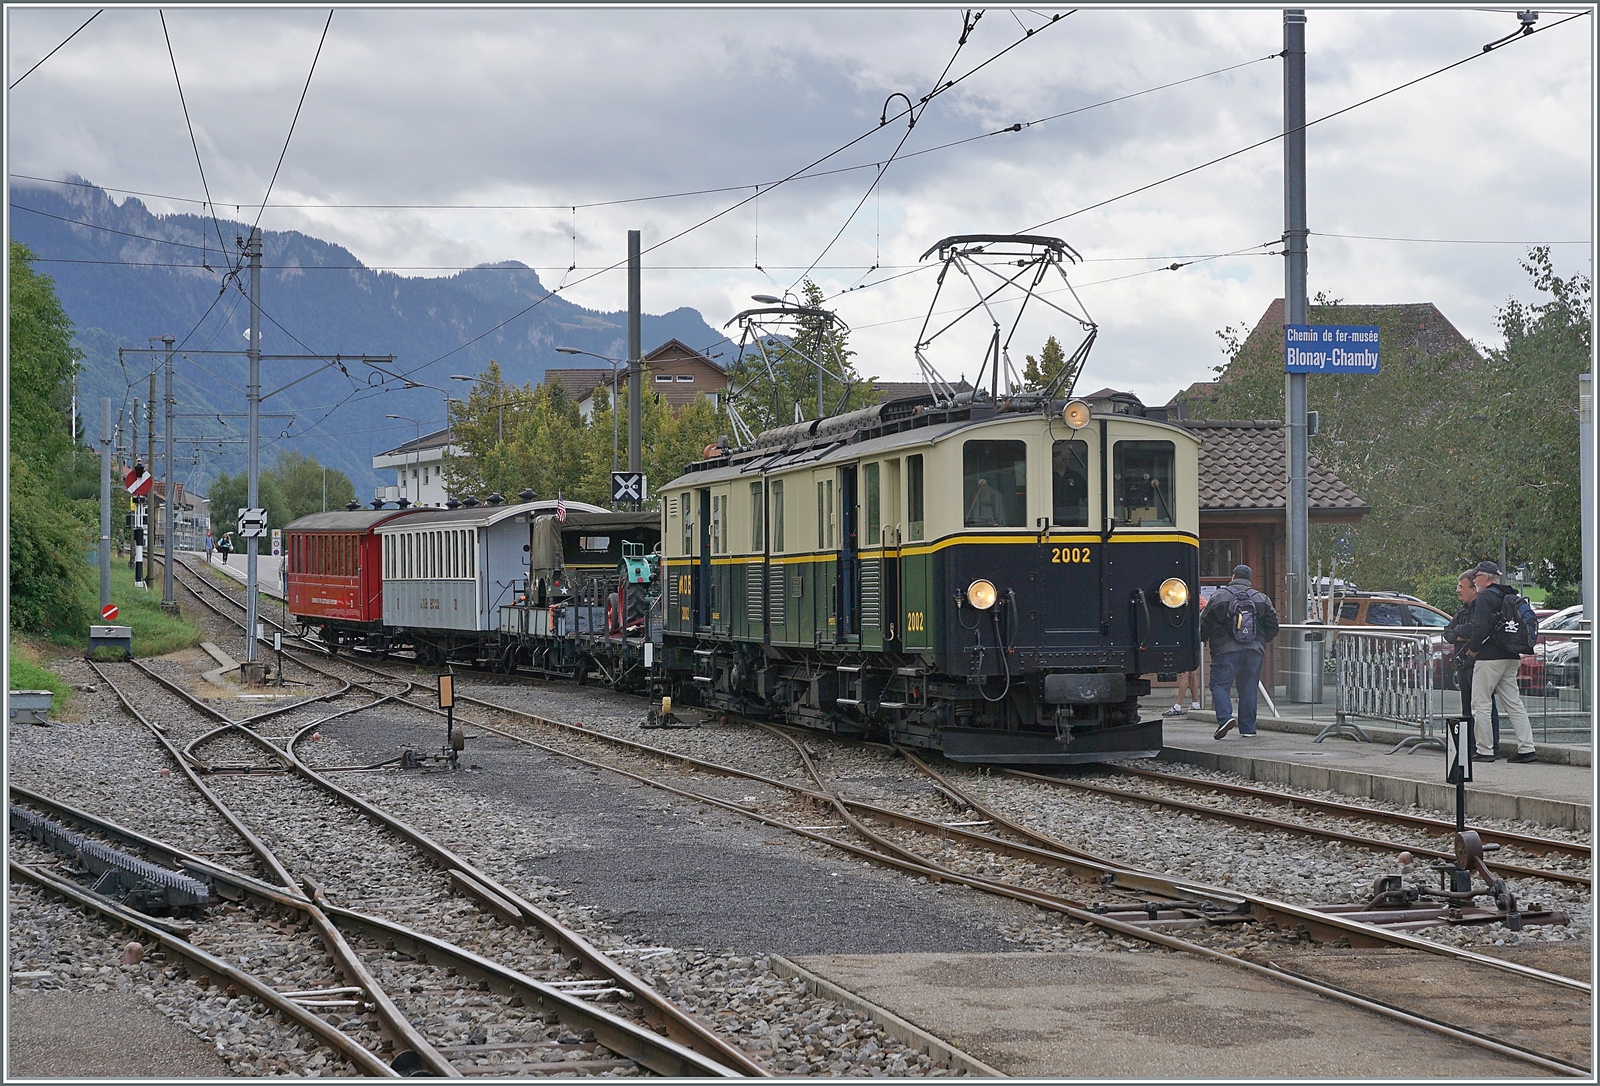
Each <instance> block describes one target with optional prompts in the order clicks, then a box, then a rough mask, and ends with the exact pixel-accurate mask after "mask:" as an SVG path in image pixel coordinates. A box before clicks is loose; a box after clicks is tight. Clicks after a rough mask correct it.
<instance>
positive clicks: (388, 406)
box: [11, 178, 728, 493]
mask: <svg viewBox="0 0 1600 1086" xmlns="http://www.w3.org/2000/svg"><path fill="white" fill-rule="evenodd" d="M69 180H79V179H77V178H69ZM11 205H12V206H11V237H12V239H13V240H15V241H20V242H22V243H24V244H26V245H27V246H28V247H29V248H30V249H32V250H33V252H34V254H35V255H36V256H38V257H40V258H41V260H40V262H39V263H38V264H37V265H35V269H36V270H37V271H39V272H40V273H42V274H44V275H48V276H50V277H51V278H53V279H54V280H55V283H56V291H57V294H58V295H59V296H60V298H61V303H62V306H63V307H64V308H65V309H66V312H67V315H68V316H69V317H71V318H72V321H73V323H74V325H75V326H76V329H77V343H78V346H79V347H80V348H81V349H82V350H83V351H84V353H85V356H86V357H85V359H84V367H85V371H84V374H83V376H82V378H81V379H80V383H79V390H78V394H79V414H80V417H81V418H83V419H84V420H85V421H84V425H85V427H86V429H88V430H89V431H90V432H91V433H92V432H96V431H98V429H99V398H100V397H101V396H110V397H111V398H112V410H113V414H114V415H115V414H116V412H117V411H118V410H120V409H122V408H123V407H124V405H131V404H132V401H133V399H135V398H137V399H138V400H140V401H141V409H140V413H141V416H142V415H143V413H144V407H143V401H145V400H146V398H147V396H148V383H147V381H146V379H145V375H146V374H147V373H148V372H149V358H150V356H147V355H135V356H127V357H125V358H124V359H123V360H122V361H121V362H119V360H118V357H117V351H118V348H119V347H122V348H130V347H131V348H145V347H148V346H159V341H157V342H156V343H151V342H150V341H149V340H150V337H159V336H162V335H167V334H170V335H173V336H175V337H177V338H178V339H179V340H180V341H182V340H183V339H184V337H185V336H186V335H189V336H190V338H189V339H188V341H187V343H186V344H185V346H186V349H187V350H188V351H189V352H192V353H190V354H189V355H188V357H187V358H186V359H184V360H182V361H179V362H178V363H177V365H176V367H175V372H176V374H177V376H178V381H177V388H176V390H175V399H177V400H178V401H179V406H178V407H177V411H178V412H180V413H183V414H185V415H188V416H194V415H205V416H206V417H204V418H193V417H189V418H182V419H180V420H179V422H178V425H177V427H176V432H177V433H178V434H179V435H180V437H185V438H187V437H190V436H193V437H194V438H195V439H197V440H199V439H206V440H207V441H208V444H203V445H201V446H200V453H201V463H200V465H199V467H198V469H196V468H195V466H194V465H192V464H189V465H185V464H184V463H183V459H184V457H185V456H186V455H187V453H188V452H189V451H191V450H193V449H194V448H195V446H193V445H190V444H184V445H182V446H180V448H179V449H178V455H177V457H176V458H175V459H177V460H178V461H179V467H180V469H182V470H180V471H179V472H178V474H179V477H180V478H181V479H189V478H190V477H191V476H193V477H194V479H195V481H196V485H197V486H198V487H200V488H202V489H203V487H204V485H205V484H206V483H208V482H209V481H210V480H212V479H215V478H216V475H217V473H218V472H219V471H227V472H235V471H238V470H240V468H241V467H242V466H243V465H244V463H245V448H244V445H243V444H242V442H241V443H239V444H234V443H233V442H235V441H238V440H239V439H242V438H243V436H244V433H245V426H244V423H243V420H242V418H240V419H226V420H225V419H224V418H223V417H222V416H226V415H229V414H238V415H242V414H243V413H244V410H245V392H244V387H245V384H246V383H247V371H248V366H247V363H246V360H245V358H244V357H243V355H237V356H233V355H204V354H200V353H198V352H202V351H206V350H213V351H220V350H242V349H243V348H244V345H245V340H246V331H247V329H248V327H249V323H250V321H249V314H250V308H249V304H248V302H247V301H246V300H245V297H244V295H243V293H242V292H241V291H240V290H239V289H236V288H235V286H234V285H233V284H232V283H231V282H225V279H224V277H225V275H226V273H227V272H228V271H229V270H230V269H231V267H232V265H233V262H234V261H236V260H237V259H239V257H238V250H237V248H236V244H235V239H236V238H242V237H244V236H245V235H247V234H248V232H249V224H248V223H243V222H238V221H235V220H231V219H221V218H219V220H218V221H217V222H216V223H213V221H212V220H211V218H209V217H208V216H202V215H189V214H175V215H157V214H154V213H152V212H151V211H150V210H149V208H147V207H146V206H145V204H144V203H143V202H142V201H140V200H139V199H138V198H136V197H129V198H128V199H126V200H125V201H123V202H122V203H121V204H118V203H116V202H115V201H114V200H113V199H112V198H111V197H110V196H109V195H108V194H107V193H106V192H105V190H103V189H100V188H97V187H92V186H78V185H74V186H59V185H35V184H32V183H27V184H23V183H14V184H13V186H12V189H11ZM80 224H89V225H80ZM219 228H220V231H221V234H222V241H223V244H224V246H225V250H224V249H220V248H219V244H218V237H217V233H218V229H219ZM262 265H263V269H262V273H261V310H262V314H263V320H262V344H261V345H262V351H263V353H265V354H306V353H319V354H345V355H360V354H368V355H385V354H392V355H395V356H396V360H395V362H394V364H393V367H392V368H391V367H384V368H385V369H390V372H391V373H393V374H408V373H410V375H411V379H412V380H414V381H416V382H419V383H425V384H427V385H432V386H436V387H437V389H439V390H444V389H448V390H449V394H450V395H453V396H464V395H465V394H466V393H467V390H468V386H467V385H466V384H464V383H452V382H451V380H450V375H451V374H455V373H463V374H476V373H478V372H480V371H482V370H483V369H484V368H485V367H487V365H488V364H489V361H490V360H491V359H494V360H497V361H498V362H499V363H500V367H501V371H502V373H503V374H504V376H505V378H506V379H507V380H508V381H512V382H515V383H517V384H521V383H523V382H528V381H531V382H535V383H536V382H537V381H538V380H539V379H540V378H541V377H542V376H543V374H544V371H545V369H546V368H547V367H550V366H558V367H559V366H560V365H562V364H570V362H571V360H570V359H568V358H567V357H566V356H563V355H560V354H558V353H557V352H556V350H555V348H556V347H558V346H571V347H576V348H578V349H580V350H584V351H592V352H594V353H595V354H598V355H606V356H609V357H612V358H621V357H623V356H624V355H626V353H627V313H626V311H625V310H619V311H615V312H600V311H597V310H591V309H585V308H583V307H581V306H577V305H574V304H572V303H571V302H569V301H567V300H566V299H564V298H562V297H560V296H559V295H556V296H553V297H549V298H545V296H546V294H547V290H546V288H545V286H544V284H543V283H542V282H541V281H540V279H539V276H538V274H537V273H536V272H535V271H533V269H531V268H529V267H527V265H525V264H522V263H521V262H519V261H515V260H505V261H500V262H497V263H493V264H484V265H480V266H478V267H476V268H474V269H472V270H470V271H463V272H458V273H456V274H454V275H451V276H447V277H443V278H409V277H406V276H401V275H396V274H394V273H392V272H383V271H373V270H372V269H369V268H366V267H365V266H363V265H362V264H361V262H360V261H359V260H357V259H356V257H355V256H354V255H353V254H352V253H350V252H349V250H347V249H345V248H343V247H342V246H339V245H335V244H333V243H331V242H326V241H322V240H321V239H318V238H314V237H311V236H309V235H307V234H303V233H300V232H298V231H276V230H263V231H262ZM618 282H619V284H620V282H621V277H620V276H619V277H618ZM238 286H240V287H247V286H248V271H246V270H241V271H240V272H239V276H238ZM540 299H545V300H543V301H540ZM535 303H538V304H537V305H536V306H535V308H533V309H531V310H530V311H529V312H526V313H522V314H521V315H520V316H514V315H515V314H518V313H519V311H521V310H524V309H527V308H528V307H529V306H534V305H535ZM208 310H209V313H208ZM508 318H511V319H509V320H508ZM502 322H506V323H505V326H504V327H500V328H496V327H495V326H496V325H499V324H501V323H502ZM489 329H495V330H494V331H492V332H489ZM191 330H193V334H192V335H190V333H191ZM485 332H488V334H487V335H484V333H485ZM480 335H483V336H484V338H482V339H481V340H478V342H476V343H472V344H470V345H467V346H463V344H465V343H466V342H467V341H468V340H471V339H473V338H474V337H477V336H480ZM642 338H643V344H644V349H645V350H646V351H649V350H650V349H651V348H653V347H655V346H657V345H658V344H660V343H663V342H665V341H666V340H668V339H671V338H676V339H679V340H681V341H682V342H684V343H687V344H689V345H690V346H692V347H695V348H696V349H701V348H708V347H710V348H711V351H712V353H716V351H719V350H721V351H726V350H727V349H728V348H727V346H726V345H725V344H724V345H722V346H720V347H713V346H712V345H713V344H716V343H717V342H718V341H719V340H721V338H722V337H721V335H720V333H718V332H716V331H713V330H712V328H711V327H710V326H709V325H708V324H707V323H706V321H705V320H704V319H703V318H702V317H701V316H700V314H699V313H698V312H696V311H695V310H693V309H689V308H680V309H676V310H673V311H672V312H670V313H665V314H661V315H652V314H649V313H647V314H646V315H645V316H644V319H643V324H642ZM441 356H447V357H443V358H441ZM434 359H440V361H438V362H436V363H434V364H433V365H431V366H424V364H425V363H429V362H432V361H433V360H434ZM722 361H726V359H723V360H722ZM595 364H596V365H600V364H601V363H599V362H596V363H595ZM418 367H424V368H422V369H420V370H419V369H418ZM310 369H311V366H310V364H307V363H296V362H264V363H263V365H262V391H263V394H266V393H269V392H271V391H272V390H274V389H278V388H280V387H281V386H283V385H286V384H288V383H289V382H291V381H293V380H295V379H296V378H299V377H301V376H302V375H304V374H305V373H307V372H308V371H309V370H310ZM157 395H158V396H160V395H161V388H160V380H159V378H158V383H157ZM444 396H445V393H444V392H443V391H436V390H435V389H429V388H420V389H412V390H409V391H407V390H404V388H403V383H402V382H401V381H399V380H395V379H394V378H392V377H386V376H384V375H383V374H381V373H379V372H378V371H376V370H373V369H370V368H368V367H365V366H362V365H360V364H359V363H356V362H346V363H345V365H344V369H343V371H341V370H339V369H337V368H329V369H326V370H324V371H323V372H320V373H318V374H316V375H315V376H312V377H310V378H308V379H306V380H304V381H301V382H300V383H298V384H295V385H294V386H293V387H292V388H289V389H287V390H285V391H283V392H281V393H280V394H278V395H276V396H273V397H272V398H270V399H268V400H266V401H265V403H264V405H263V407H262V411H263V413H264V414H274V415H290V414H292V415H293V416H294V419H293V420H292V421H291V420H289V419H277V420H273V421H271V422H267V421H264V422H263V423H262V433H263V454H262V462H263V466H268V465H270V464H271V462H272V460H273V458H274V457H275V456H276V453H277V451H278V449H279V448H281V447H293V448H296V449H298V450H300V451H301V452H304V453H306V454H307V455H311V456H315V457H317V458H318V459H319V460H321V461H322V462H323V463H325V464H328V465H329V466H330V467H336V468H339V469H340V470H342V471H344V472H346V473H347V474H349V476H350V477H351V479H353V480H355V482H356V486H357V491H358V493H360V492H362V491H365V490H368V489H369V488H370V487H371V486H372V485H373V484H375V483H377V482H380V481H381V480H380V479H379V477H378V476H377V475H376V474H375V473H374V472H373V471H372V456H373V455H374V453H376V452H380V451H382V450H383V449H387V448H392V447H394V446H396V445H399V444H401V443H402V442H403V441H406V440H409V439H410V438H411V437H412V436H413V434H414V428H413V424H411V423H409V422H395V421H392V420H387V419H385V418H384V416H385V415H386V414H396V415H407V416H411V417H412V418H415V419H417V420H420V425H421V427H422V429H423V431H424V432H427V431H428V430H429V429H433V428H437V427H438V426H440V425H443V421H444V417H445V416H444V402H443V401H444ZM335 405H339V406H338V407H337V408H336V409H335V410H333V412H332V413H331V414H329V409H330V408H333V407H334V406H335ZM158 414H159V401H158ZM319 419H321V420H322V421H321V422H320V423H318V422H317V420H319ZM396 427H399V428H398V429H397V428H396ZM285 428H287V431H288V433H289V435H290V438H289V439H287V440H285V439H283V438H282V437H281V435H282V433H283V432H284V430H285ZM302 431H304V436H301V434H302ZM139 432H140V445H141V446H143V445H144V441H145V438H144V435H145V423H144V421H143V419H142V418H141V421H140V424H139ZM219 440H220V441H221V442H223V443H222V444H221V445H220V446H219V444H218V441H219ZM269 441H271V442H273V444H271V445H268V442H269ZM158 452H159V449H158ZM391 481H392V480H391Z"/></svg>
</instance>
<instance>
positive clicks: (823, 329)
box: [728, 279, 882, 433]
mask: <svg viewBox="0 0 1600 1086" xmlns="http://www.w3.org/2000/svg"><path fill="white" fill-rule="evenodd" d="M826 301H827V297H826V295H824V294H823V292H822V288H821V287H819V286H817V284H816V283H814V282H812V281H811V280H810V279H806V280H805V281H804V283H803V284H802V286H801V301H800V304H801V305H802V306H804V307H805V308H807V309H822V308H823V303H824V302H826ZM855 353H856V352H854V351H852V350H851V349H850V333H849V331H848V330H847V329H846V328H845V327H844V325H842V324H840V323H838V322H836V321H832V320H829V319H827V318H826V317H821V316H815V315H806V316H802V317H800V318H798V319H797V320H796V322H795V333H794V335H793V337H792V338H791V339H789V340H788V341H784V340H782V339H779V338H777V337H769V338H768V339H767V340H765V341H763V342H762V343H761V344H758V345H754V346H751V347H749V348H747V349H746V351H745V354H744V357H743V358H740V359H739V360H738V361H736V362H735V363H734V364H733V365H732V366H731V367H729V370H728V378H729V381H730V382H731V385H732V387H734V388H737V389H741V390H744V389H746V387H748V390H747V391H742V394H741V395H740V396H739V400H738V409H739V414H740V417H742V418H743V419H744V421H745V422H746V423H747V424H748V425H749V426H750V428H751V429H752V430H754V431H756V432H757V433H759V432H761V431H762V430H768V429H771V428H772V427H774V426H785V425H788V424H789V423H792V422H794V421H795V409H796V408H799V413H800V416H801V417H802V418H807V419H813V418H816V417H817V367H816V366H815V365H813V364H812V361H811V360H812V359H815V360H816V361H817V362H819V363H821V364H822V365H823V366H825V367H826V368H827V370H828V374H829V376H825V377H824V378H823V389H822V391H823V404H824V407H825V409H826V410H827V411H828V412H830V413H837V414H843V413H844V412H846V411H854V410H856V409H857V408H860V407H867V406H869V405H871V404H874V403H877V402H878V400H879V399H880V398H881V395H882V394H881V393H880V392H879V391H878V390H877V389H876V388H874V387H873V386H872V385H871V384H870V383H868V382H867V381H865V380H863V379H862V377H861V374H860V373H858V372H857V371H856V368H855V364H854V363H853V362H851V361H850V360H851V359H852V358H854V357H855ZM769 365H770V366H771V373H770V374H769V372H768V366H769ZM840 378H842V379H843V381H844V384H843V385H841V384H840V380H839V379H840Z"/></svg>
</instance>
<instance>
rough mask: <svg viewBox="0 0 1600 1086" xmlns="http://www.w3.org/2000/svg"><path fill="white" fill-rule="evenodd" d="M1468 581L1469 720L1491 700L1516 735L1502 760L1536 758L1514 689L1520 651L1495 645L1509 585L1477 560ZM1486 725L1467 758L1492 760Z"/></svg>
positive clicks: (1483, 716) (1480, 716) (1483, 715)
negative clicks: (1472, 593)
mask: <svg viewBox="0 0 1600 1086" xmlns="http://www.w3.org/2000/svg"><path fill="white" fill-rule="evenodd" d="M1472 581H1473V584H1474V585H1475V586H1476V587H1477V589H1478V598H1477V599H1476V600H1475V601H1474V602H1473V605H1472V625H1471V626H1469V627H1468V628H1467V651H1468V652H1470V653H1472V657H1473V659H1472V719H1473V720H1488V719H1489V714H1490V710H1491V707H1492V706H1493V705H1494V703H1495V702H1497V701H1498V702H1499V703H1500V706H1501V707H1502V708H1504V709H1505V711H1506V712H1505V715H1506V716H1507V717H1509V718H1510V720H1511V730H1512V731H1513V732H1515V733H1516V736H1517V753H1515V754H1513V755H1512V756H1511V757H1510V758H1509V759H1508V761H1512V762H1537V761H1538V760H1539V756H1538V755H1537V754H1535V753H1534V749H1533V724H1532V723H1531V722H1530V721H1529V720H1528V710H1527V708H1526V707H1525V706H1524V705H1523V704H1522V693H1521V691H1519V690H1518V689H1517V668H1518V667H1519V666H1520V665H1521V663H1522V657H1521V655H1519V654H1517V653H1512V652H1507V651H1506V650H1505V649H1503V648H1501V647H1500V646H1499V645H1497V644H1495V640H1494V626H1495V623H1496V622H1497V621H1498V620H1499V618H1500V609H1501V606H1502V605H1503V604H1504V602H1505V598H1506V597H1507V596H1508V595H1510V594H1511V589H1509V588H1506V587H1505V586H1504V585H1502V584H1501V583H1500V567H1499V566H1497V565H1495V564H1494V563H1493V562H1479V563H1478V565H1477V567H1476V568H1475V569H1473V571H1472ZM1488 731H1489V729H1487V728H1485V729H1484V730H1483V731H1482V732H1480V733H1478V734H1477V735H1476V736H1475V737H1474V743H1473V745H1474V747H1475V748H1476V751H1475V753H1474V755H1473V760H1474V761H1478V762H1492V761H1494V759H1495V754H1496V751H1495V750H1494V749H1493V748H1491V747H1490V746H1489V742H1490V740H1489V735H1488Z"/></svg>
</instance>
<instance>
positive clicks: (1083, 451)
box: [1050, 441, 1089, 528]
mask: <svg viewBox="0 0 1600 1086" xmlns="http://www.w3.org/2000/svg"><path fill="white" fill-rule="evenodd" d="M1050 490H1051V493H1050V523H1052V524H1059V525H1061V526H1063V527H1067V528H1084V527H1087V526H1088V524H1089V443H1088V442H1087V441H1057V442H1055V443H1054V444H1053V445H1052V446H1051V447H1050Z"/></svg>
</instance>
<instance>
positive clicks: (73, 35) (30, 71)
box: [6, 8, 105, 90]
mask: <svg viewBox="0 0 1600 1086" xmlns="http://www.w3.org/2000/svg"><path fill="white" fill-rule="evenodd" d="M101 11H105V8H101V9H100V11H97V12H95V13H94V14H93V15H91V16H89V17H88V18H87V19H85V20H84V21H83V26H80V27H78V29H76V30H74V31H73V32H72V33H70V34H68V35H67V36H66V38H65V40H63V41H62V43H61V45H58V46H56V47H55V48H54V49H52V50H50V51H49V52H48V53H46V54H45V55H44V56H42V57H40V58H39V62H38V64H35V65H34V66H33V67H31V68H29V69H28V70H27V71H25V72H23V73H22V74H21V75H19V76H17V78H16V82H14V83H12V84H11V85H10V86H9V87H7V88H6V90H16V89H17V83H21V82H22V81H23V80H24V79H26V78H28V77H29V76H30V75H32V74H33V73H34V72H36V71H38V70H39V66H40V65H41V64H43V63H44V62H45V61H47V60H49V59H50V58H51V57H53V56H55V55H56V54H57V53H59V52H61V47H62V46H63V45H66V44H67V42H69V41H71V40H72V39H73V38H76V37H77V36H78V35H79V34H81V33H83V27H85V26H88V25H89V24H90V23H92V22H94V21H95V20H96V19H98V18H100V12H101Z"/></svg>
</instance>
